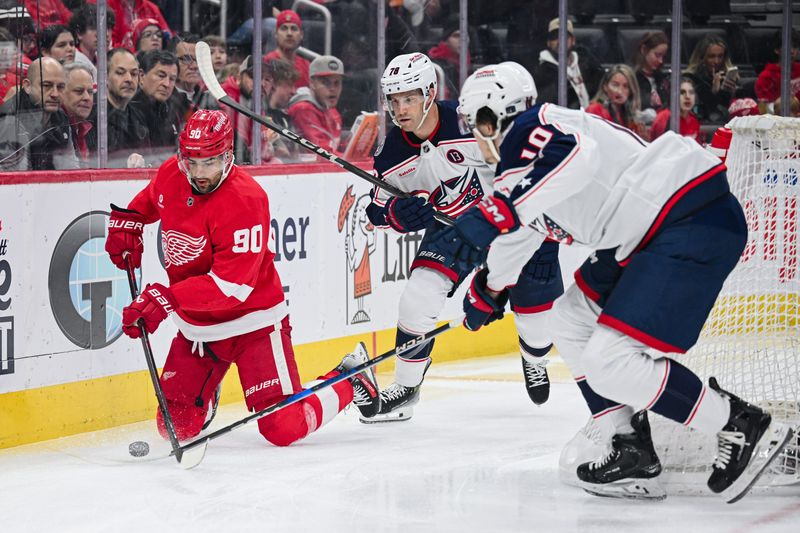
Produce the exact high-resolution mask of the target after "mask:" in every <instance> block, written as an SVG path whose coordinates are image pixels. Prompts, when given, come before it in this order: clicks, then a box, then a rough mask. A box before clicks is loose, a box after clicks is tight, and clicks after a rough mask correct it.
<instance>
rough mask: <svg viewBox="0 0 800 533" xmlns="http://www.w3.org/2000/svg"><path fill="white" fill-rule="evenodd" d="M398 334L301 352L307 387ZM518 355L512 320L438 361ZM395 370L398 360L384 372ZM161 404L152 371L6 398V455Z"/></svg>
mask: <svg viewBox="0 0 800 533" xmlns="http://www.w3.org/2000/svg"><path fill="white" fill-rule="evenodd" d="M394 336H395V330H394V329H390V330H384V331H379V332H376V333H365V334H362V335H354V336H350V337H344V338H339V339H331V340H327V341H321V342H315V343H310V344H303V345H298V346H295V353H296V357H297V362H298V367H299V368H300V376H301V379H302V380H303V382H307V381H310V380H312V379H315V378H316V377H317V376H320V375H322V374H325V373H327V372H328V371H330V370H331V369H332V368H333V367H334V366H336V365H337V364H338V363H339V362H340V361H341V359H342V357H343V356H344V354H346V353H348V352H350V351H351V350H352V349H353V346H354V345H355V344H356V342H358V341H363V342H364V343H365V344H366V345H367V348H368V349H369V351H370V354H372V355H373V356H375V355H376V354H377V355H380V354H381V353H384V352H386V351H388V350H390V349H391V348H392V347H393V346H394ZM516 350H517V333H516V330H515V329H514V321H513V319H512V318H511V316H507V317H506V318H505V320H501V321H500V322H497V323H495V324H492V326H491V327H488V328H483V329H481V330H480V331H479V332H477V333H470V332H469V331H466V330H465V329H464V328H457V329H454V330H452V331H448V332H447V333H444V334H442V335H441V336H440V337H438V338H437V340H436V347H435V349H434V353H433V356H434V358H435V359H436V361H454V360H459V359H467V358H471V357H481V356H486V355H491V354H496V353H503V352H512V351H516ZM393 368H394V358H392V359H390V360H389V361H387V362H385V363H382V364H381V365H379V366H378V370H379V371H381V372H389V371H391V370H393ZM242 399H243V397H242V389H241V386H240V385H239V378H238V373H237V371H236V370H235V369H232V370H231V371H230V372H228V375H227V376H225V380H224V381H223V387H222V399H221V403H231V402H237V401H242ZM156 407H157V403H156V399H155V395H154V393H153V390H152V385H151V383H150V375H149V373H148V372H147V371H146V370H143V371H138V372H130V373H126V374H118V375H115V376H108V377H103V378H96V379H90V380H85V381H78V382H73V383H65V384H63V385H53V386H49V387H41V388H38V389H30V390H25V391H19V392H10V393H6V394H0V449H2V448H10V447H13V446H19V445H22V444H28V443H32V442H39V441H43V440H49V439H55V438H59V437H65V436H68V435H75V434H77V433H84V432H87V431H97V430H101V429H107V428H110V427H114V426H119V425H122V424H130V423H133V422H139V421H142V420H147V419H153V418H154V416H155V411H156Z"/></svg>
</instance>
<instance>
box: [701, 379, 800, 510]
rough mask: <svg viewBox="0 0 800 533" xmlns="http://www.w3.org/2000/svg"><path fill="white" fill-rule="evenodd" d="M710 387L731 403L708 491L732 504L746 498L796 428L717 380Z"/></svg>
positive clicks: (718, 437) (710, 382) (711, 381)
mask: <svg viewBox="0 0 800 533" xmlns="http://www.w3.org/2000/svg"><path fill="white" fill-rule="evenodd" d="M708 385H709V386H710V387H711V388H712V389H714V390H715V391H717V392H718V393H720V394H721V395H722V396H723V397H725V398H727V399H728V401H729V402H730V404H731V414H730V417H729V418H728V423H727V424H725V427H723V428H722V430H720V431H719V433H717V458H716V459H715V461H714V464H713V465H712V472H711V476H709V478H708V488H710V489H711V491H712V492H715V493H717V494H719V495H721V496H722V498H723V499H724V500H725V501H726V502H728V503H734V502H737V501H739V500H740V499H742V498H743V497H744V496H745V495H746V494H747V492H748V491H749V490H750V488H751V487H752V486H753V485H754V484H755V482H756V481H757V480H758V478H759V477H760V476H761V474H763V473H764V471H765V470H766V469H767V467H768V466H769V465H770V463H771V462H772V461H773V460H774V459H775V458H776V457H777V456H778V454H779V452H780V451H781V450H782V449H783V448H784V447H785V446H786V444H787V443H788V442H789V440H790V439H791V438H792V433H793V432H792V429H791V427H789V426H788V425H786V424H781V423H779V422H773V421H772V417H771V416H770V414H769V413H767V412H766V411H763V410H761V409H759V408H758V407H756V406H754V405H751V404H749V403H747V402H745V401H744V400H742V399H741V398H739V397H737V396H735V395H734V394H731V393H730V392H727V391H725V390H723V389H722V388H720V386H719V384H718V383H717V380H716V379H715V378H713V377H712V378H709V380H708Z"/></svg>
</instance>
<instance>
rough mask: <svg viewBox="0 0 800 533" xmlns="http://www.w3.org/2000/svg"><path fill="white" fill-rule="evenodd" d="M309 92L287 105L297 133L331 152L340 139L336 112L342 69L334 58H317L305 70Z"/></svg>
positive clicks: (339, 121)
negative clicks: (307, 71) (308, 80)
mask: <svg viewBox="0 0 800 533" xmlns="http://www.w3.org/2000/svg"><path fill="white" fill-rule="evenodd" d="M309 76H310V80H311V82H310V84H309V89H310V91H300V92H298V94H297V95H296V96H295V97H294V98H293V99H292V101H291V103H290V105H289V117H290V118H291V121H292V124H294V126H295V128H296V129H297V132H298V133H299V134H300V135H301V136H303V137H305V138H306V139H308V140H309V141H311V142H312V143H314V144H316V145H317V146H321V147H322V148H324V149H325V150H328V151H330V152H335V151H336V150H337V149H338V147H339V141H340V139H341V135H342V117H341V115H340V114H339V111H338V110H337V109H336V105H337V104H338V103H339V96H341V94H342V79H343V78H344V65H343V64H342V62H341V61H340V60H339V59H338V58H336V57H334V56H319V57H318V58H316V59H315V60H314V61H312V62H311V65H310V66H309Z"/></svg>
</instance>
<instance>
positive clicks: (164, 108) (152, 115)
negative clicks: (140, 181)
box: [128, 89, 183, 167]
mask: <svg viewBox="0 0 800 533" xmlns="http://www.w3.org/2000/svg"><path fill="white" fill-rule="evenodd" d="M128 106H129V107H133V108H135V109H136V110H137V111H138V112H139V113H140V114H141V115H142V117H143V118H144V123H145V125H146V126H147V131H148V133H149V140H150V153H149V154H143V155H145V158H146V159H147V160H148V161H147V162H148V163H150V164H151V165H152V166H154V167H157V166H159V165H160V164H161V163H163V162H164V161H166V160H167V159H169V158H170V157H172V156H173V155H175V150H176V148H177V146H178V135H180V132H181V129H182V128H183V121H182V116H181V114H180V113H179V112H178V111H177V110H176V109H175V108H174V106H173V101H172V99H169V100H167V101H166V102H158V101H156V100H154V99H153V98H151V97H149V96H148V95H147V94H145V93H144V91H142V90H141V89H139V91H138V92H137V93H136V95H135V96H134V97H133V100H131V102H130V103H129V104H128Z"/></svg>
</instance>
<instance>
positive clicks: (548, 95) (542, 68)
mask: <svg viewBox="0 0 800 533" xmlns="http://www.w3.org/2000/svg"><path fill="white" fill-rule="evenodd" d="M572 51H573V52H575V53H576V54H578V67H580V69H581V77H582V78H583V83H584V85H586V92H587V93H589V100H591V99H592V98H594V95H595V94H596V93H597V88H598V87H599V85H600V81H601V80H602V79H603V67H602V66H601V65H600V63H599V62H598V61H597V59H595V58H594V56H593V55H592V54H591V53H590V52H589V51H588V50H587V49H586V48H584V47H582V46H580V45H576V46H575V47H574V48H573V49H572ZM533 79H534V81H535V82H536V90H537V92H538V97H537V98H536V101H537V102H550V103H551V104H557V103H558V66H557V65H555V64H553V63H542V62H540V63H539V65H538V66H537V67H536V70H535V72H534V73H533ZM567 107H569V108H570V109H579V108H580V102H579V101H578V94H577V93H576V92H575V89H573V88H572V85H571V84H570V83H569V80H567Z"/></svg>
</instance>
